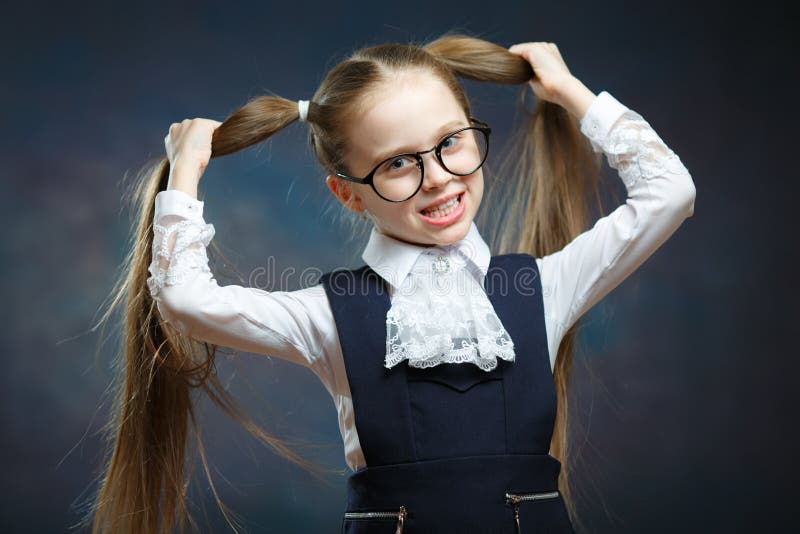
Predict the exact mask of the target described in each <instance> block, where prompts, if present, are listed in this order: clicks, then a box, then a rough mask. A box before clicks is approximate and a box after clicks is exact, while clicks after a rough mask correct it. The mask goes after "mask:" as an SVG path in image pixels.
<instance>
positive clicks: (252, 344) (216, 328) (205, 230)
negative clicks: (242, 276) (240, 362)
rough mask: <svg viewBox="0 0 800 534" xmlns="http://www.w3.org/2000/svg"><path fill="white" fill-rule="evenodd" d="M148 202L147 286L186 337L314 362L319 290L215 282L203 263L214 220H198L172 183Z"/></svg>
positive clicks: (321, 312)
mask: <svg viewBox="0 0 800 534" xmlns="http://www.w3.org/2000/svg"><path fill="white" fill-rule="evenodd" d="M155 202H156V205H155V216H154V220H153V232H154V241H153V261H152V263H151V265H150V275H151V276H150V277H149V278H148V279H147V284H148V288H149V289H150V294H151V295H152V296H153V299H154V300H155V301H156V303H157V306H158V310H159V312H160V313H161V316H162V317H163V318H164V319H165V320H167V321H169V322H170V323H171V324H172V325H173V326H175V327H176V328H177V329H178V330H179V331H180V332H181V333H182V334H184V335H187V336H189V337H192V338H194V339H199V340H203V341H208V342H210V343H214V344H216V345H222V346H226V347H230V348H233V349H237V350H244V351H247V352H253V353H258V354H266V355H271V356H277V357H279V358H283V359H286V360H289V361H292V362H294V363H298V364H300V365H304V366H307V367H310V366H312V365H315V364H316V363H320V362H317V360H318V359H319V358H320V355H321V354H323V352H324V351H325V344H326V342H327V341H328V340H327V339H326V337H328V336H330V332H327V330H326V329H325V326H327V325H329V324H330V319H329V318H328V315H327V314H326V310H327V301H326V296H325V293H324V291H321V290H320V289H319V288H316V287H309V288H306V289H301V290H299V291H271V292H268V291H264V290H261V289H257V288H252V287H243V286H238V285H226V286H220V285H219V284H218V283H217V281H216V280H215V279H214V275H213V274H212V272H211V269H210V268H209V265H208V256H207V253H206V247H207V246H208V244H209V243H210V242H211V240H212V238H213V237H214V226H213V225H212V224H207V223H206V222H205V220H204V219H203V207H204V202H202V201H200V200H197V199H195V198H192V197H191V196H190V195H188V194H187V193H184V192H183V191H179V190H176V189H168V190H166V191H161V192H160V193H158V194H157V195H156V200H155Z"/></svg>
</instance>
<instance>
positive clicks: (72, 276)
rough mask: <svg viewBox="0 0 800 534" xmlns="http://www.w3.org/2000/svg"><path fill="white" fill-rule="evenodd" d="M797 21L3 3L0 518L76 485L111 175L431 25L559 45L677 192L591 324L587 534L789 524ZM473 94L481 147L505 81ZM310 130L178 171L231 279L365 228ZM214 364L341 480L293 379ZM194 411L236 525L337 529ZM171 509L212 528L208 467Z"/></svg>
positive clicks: (115, 242) (25, 524)
mask: <svg viewBox="0 0 800 534" xmlns="http://www.w3.org/2000/svg"><path fill="white" fill-rule="evenodd" d="M793 22H795V20H793V19H791V18H790V17H789V14H788V12H787V10H786V9H785V8H784V7H781V6H780V5H777V4H770V3H766V2H761V3H759V4H758V5H748V7H747V8H746V9H745V8H736V7H734V5H733V4H729V3H728V4H723V3H706V2H671V3H658V2H621V1H616V0H611V1H606V2H575V1H569V2H508V1H499V2H498V1H495V2H476V1H471V0H469V1H464V0H462V1H458V2H424V3H423V2H421V3H416V4H415V3H409V2H405V3H376V2H365V3H363V5H362V6H359V7H355V6H354V5H353V6H348V7H344V6H338V5H336V4H335V3H333V2H326V3H320V4H318V5H313V4H308V3H302V4H300V3H294V4H291V5H286V4H283V3H281V4H278V3H270V2H253V3H223V2H213V3H212V2H199V1H196V2H180V3H175V2H173V3H162V4H159V5H151V6H144V5H142V4H139V3H137V4H123V3H108V4H100V3H97V4H96V5H89V4H87V3H80V4H74V3H59V4H56V3H52V4H50V5H47V4H29V5H28V6H27V7H20V6H16V7H14V8H8V9H6V8H4V13H3V17H2V22H0V29H2V31H1V32H0V35H2V40H3V47H2V50H3V54H2V59H0V61H2V67H3V68H2V72H3V73H4V74H3V83H2V84H0V97H2V103H3V106H2V120H1V121H0V123H1V124H2V126H3V131H2V134H0V135H2V145H0V146H2V165H1V166H0V169H2V173H3V177H2V181H0V213H2V214H3V218H4V227H5V229H6V231H5V235H6V238H5V239H3V241H2V246H0V254H1V256H0V257H1V258H2V269H3V273H2V274H3V276H2V286H3V295H4V297H5V300H6V305H5V306H4V307H3V309H2V312H1V313H2V325H3V327H2V328H3V329H2V337H1V338H0V341H1V342H2V349H3V351H2V354H3V356H4V360H5V362H6V365H5V369H4V373H2V379H1V380H2V394H3V399H2V401H3V402H2V404H0V406H1V407H0V422H1V424H2V429H3V431H2V438H0V440H1V441H0V444H1V445H2V452H3V456H2V458H3V461H2V463H3V465H2V472H3V476H2V477H1V478H2V489H3V499H2V504H0V506H1V507H2V515H1V516H0V517H1V518H2V519H1V521H2V523H0V526H2V528H1V530H2V531H4V532H64V531H67V530H68V529H70V528H71V526H73V525H75V524H76V523H77V522H78V519H79V517H80V513H81V505H82V503H84V501H85V499H86V498H87V496H88V495H90V494H91V492H93V491H94V490H95V487H96V486H95V484H96V477H97V476H98V474H99V470H98V469H99V462H100V454H99V445H100V444H99V438H98V434H97V431H98V429H99V427H100V425H101V423H102V422H103V421H104V419H105V417H106V410H107V407H108V405H107V403H105V402H104V401H103V398H104V397H103V392H104V390H105V388H106V387H107V385H108V382H109V379H110V370H109V369H110V368H109V363H110V361H111V360H112V358H113V356H114V352H115V348H116V341H117V337H116V336H117V335H118V333H117V334H115V333H114V332H111V333H110V334H111V339H109V340H108V341H107V342H106V344H105V345H104V346H103V347H102V350H101V352H100V358H99V363H100V365H99V366H95V365H94V352H95V349H96V347H97V345H98V343H99V342H100V340H99V336H98V333H97V332H91V331H90V330H89V329H90V327H91V326H92V325H93V324H94V322H95V321H96V319H97V317H95V315H94V314H95V312H96V311H97V310H98V309H99V308H100V307H101V305H102V303H103V300H104V298H105V297H106V296H107V294H108V292H109V291H110V289H111V285H112V283H113V281H114V279H115V277H116V275H117V268H118V266H119V264H120V262H121V261H122V259H123V256H124V254H125V252H126V250H127V243H126V240H127V238H128V235H129V233H128V232H129V230H128V224H129V223H128V217H129V215H130V214H129V213H128V212H127V211H126V210H124V209H123V205H122V204H121V201H120V199H121V195H122V191H123V188H124V183H127V181H130V179H132V175H133V174H134V173H135V172H136V171H137V170H138V169H139V168H140V167H141V166H142V165H143V164H144V163H145V162H146V161H147V160H148V159H151V158H154V157H158V156H160V155H162V154H163V153H164V146H163V139H164V136H165V135H166V133H167V128H168V127H169V125H170V123H172V122H177V121H180V120H182V119H184V118H192V117H196V116H202V117H209V118H214V119H217V120H223V119H224V118H225V117H226V116H227V115H228V114H229V113H231V112H232V111H234V110H235V109H237V108H238V107H239V106H241V105H242V104H243V103H244V102H245V101H246V99H247V98H249V97H251V96H255V95H257V94H262V93H264V92H265V91H274V92H275V93H277V94H279V95H282V96H285V97H287V98H291V99H298V98H305V99H308V98H309V97H310V96H311V94H312V93H313V92H314V90H315V88H316V86H317V85H318V83H319V81H320V80H321V79H322V77H323V76H324V74H325V72H326V70H327V69H328V68H330V67H331V66H333V65H334V64H335V62H336V61H338V60H339V59H341V58H342V57H343V56H344V55H345V54H347V53H348V52H350V51H351V50H352V49H355V48H357V47H360V46H364V45H368V44H377V43H380V42H385V41H407V40H410V39H413V40H425V39H428V38H432V37H435V36H437V35H438V34H440V33H442V32H444V31H446V30H449V29H454V28H455V29H459V28H460V29H463V30H464V31H467V32H470V33H472V34H475V35H479V36H481V37H483V38H486V39H489V40H492V41H494V42H497V43H498V44H501V45H504V46H509V45H511V44H513V43H516V42H522V41H553V42H555V43H556V44H558V46H559V49H560V50H561V53H562V55H563V57H564V59H565V61H566V62H567V65H568V66H569V68H570V70H571V71H572V72H573V74H575V75H576V76H577V77H578V78H580V79H581V80H582V81H583V82H584V83H585V84H586V85H587V86H588V87H589V88H590V89H592V90H593V91H594V92H595V93H599V92H600V91H602V90H607V91H609V92H610V93H611V94H612V95H614V96H615V97H616V98H618V99H619V100H620V101H621V102H623V103H624V104H626V105H627V106H629V107H630V108H632V109H634V110H636V111H638V112H640V113H641V114H642V115H643V116H644V117H645V118H646V119H647V120H648V121H649V122H650V123H651V125H653V127H654V128H655V130H656V131H657V132H658V133H659V134H660V135H661V136H662V138H663V139H664V140H665V141H666V142H667V144H669V145H670V147H671V148H673V150H675V152H676V153H678V154H679V156H680V157H681V159H682V160H683V162H684V164H685V165H686V166H687V167H688V168H689V170H690V171H691V173H692V176H693V179H694V181H695V185H696V188H697V200H696V204H695V210H696V211H695V215H694V217H692V218H690V219H688V220H687V221H686V222H685V223H684V224H683V225H682V226H681V227H680V228H679V230H678V231H677V232H676V234H675V235H674V236H673V237H672V238H671V239H670V240H668V241H667V242H666V243H665V244H664V245H663V246H662V247H661V248H660V249H659V250H658V251H657V252H656V253H655V254H654V255H653V256H652V257H651V258H650V259H649V260H648V261H647V262H646V263H645V264H644V265H643V266H642V267H641V268H640V269H639V270H638V271H636V272H635V273H633V275H631V277H630V278H628V279H627V280H626V281H624V282H623V283H622V285H621V286H619V288H617V289H616V290H614V291H613V292H612V293H611V294H610V295H609V296H608V297H607V298H606V299H605V300H604V301H603V302H601V304H600V305H598V306H597V307H595V308H594V309H593V310H592V311H591V312H590V313H589V314H587V316H586V319H587V320H586V323H585V324H586V327H585V328H584V329H583V330H582V334H581V347H580V351H579V353H578V354H576V367H575V372H574V393H575V397H574V399H575V400H574V402H575V405H576V409H577V412H576V414H577V415H576V421H578V422H579V423H580V427H578V428H577V429H576V436H575V438H576V440H575V442H576V443H580V447H581V454H582V460H581V465H580V466H579V467H578V471H577V472H576V473H575V476H576V477H577V478H576V481H577V482H578V485H579V486H580V487H581V491H582V493H583V496H584V499H583V500H582V501H581V502H580V509H581V512H582V515H583V517H584V518H585V519H586V521H587V522H588V523H589V524H590V525H591V526H592V531H593V532H745V531H760V532H766V531H775V530H778V529H779V528H780V527H787V526H789V525H790V524H791V518H792V517H793V516H794V515H795V513H794V509H795V504H794V503H795V499H794V498H795V497H796V496H797V493H798V492H797V490H796V488H795V485H794V484H793V483H794V482H795V481H796V480H797V477H796V471H797V470H796V468H795V465H796V459H795V457H794V452H795V451H796V445H795V443H796V442H795V438H796V435H797V431H796V429H795V422H796V420H797V417H796V416H795V415H793V413H794V407H795V406H796V405H797V395H796V394H794V391H795V389H796V388H795V387H794V386H795V377H796V372H797V370H798V365H797V363H796V359H795V356H796V354H797V350H796V349H795V348H794V343H791V342H790V339H789V325H790V324H793V323H794V322H795V321H794V320H795V319H797V316H798V314H797V311H796V310H797V309H796V307H795V302H794V301H795V297H796V294H797V283H796V280H795V277H794V275H791V276H790V272H791V273H794V270H795V267H796V264H797V262H796V260H797V253H796V251H795V247H796V238H793V237H792V235H793V232H792V230H791V228H792V227H793V225H792V223H791V221H792V220H793V219H792V217H790V216H789V215H791V213H793V211H794V209H796V202H795V201H794V197H795V195H796V194H797V192H798V188H797V185H796V184H797V181H796V178H797V171H796V168H792V167H791V166H790V159H791V158H792V157H793V155H794V153H795V150H794V149H793V148H792V147H793V145H794V141H795V137H794V136H795V130H796V125H797V115H796V113H795V109H796V107H797V97H796V95H795V93H794V91H793V89H794V88H795V87H796V84H795V82H794V79H793V71H794V65H796V58H795V53H796V49H797V43H796V42H795V41H794V40H793V39H792V38H791V37H790V31H791V29H792V26H793V24H792V23H793ZM473 87H474V86H473V85H470V86H469V89H472V88H473ZM470 94H471V96H472V97H473V105H474V107H475V110H476V113H478V116H480V117H482V118H484V119H485V120H487V121H489V122H491V123H492V124H493V126H495V130H496V131H497V135H498V139H500V140H502V139H504V138H505V136H506V135H507V134H508V129H509V128H510V127H511V126H512V117H513V116H514V105H515V102H514V95H515V94H516V92H515V90H509V88H500V87H486V86H484V87H478V88H475V89H474V91H473V92H471V93H470ZM305 134H306V130H305V128H304V125H302V124H298V125H293V126H292V127H290V128H289V129H288V130H287V131H285V132H281V133H280V134H279V135H277V136H276V137H275V138H274V139H273V140H272V141H270V142H269V143H266V144H264V145H262V146H260V147H258V148H257V149H254V150H248V151H246V152H244V153H240V154H236V155H233V156H230V157H227V158H220V159H215V160H213V161H212V165H211V166H210V167H209V170H208V171H207V173H206V175H205V176H204V178H203V181H202V182H201V191H202V194H204V195H205V200H206V211H205V213H206V219H207V220H208V222H212V223H213V224H214V225H215V228H216V230H217V237H216V238H215V239H216V242H217V243H218V244H219V245H220V246H222V247H223V249H224V250H225V251H226V252H227V253H228V254H229V258H230V259H231V260H232V263H233V264H234V265H235V267H237V268H238V269H239V271H240V272H243V273H245V276H247V274H248V273H253V272H255V270H256V269H258V268H260V267H265V266H266V264H267V262H270V261H274V262H275V266H274V267H275V268H276V269H278V270H280V269H286V268H292V267H293V268H295V269H297V270H298V271H299V270H302V269H303V268H306V267H316V268H319V269H321V270H322V271H325V270H328V269H330V268H333V267H335V266H340V265H341V266H356V265H359V264H360V258H359V253H360V250H361V247H363V245H364V242H363V241H362V240H361V236H358V237H357V238H355V239H348V238H347V235H346V234H347V230H346V227H344V226H343V225H340V224H337V223H336V220H337V214H338V212H339V207H338V205H337V204H334V203H333V201H332V197H331V196H330V195H329V193H328V192H327V191H326V189H325V188H324V184H323V181H322V176H323V174H322V172H321V171H320V170H319V168H318V166H317V164H316V161H314V160H313V158H312V156H311V154H310V152H309V151H308V150H307V148H306V144H305V143H306V141H305ZM790 169H791V170H790ZM126 175H127V176H128V179H127V181H124V180H123V177H124V176H126ZM790 178H791V180H790ZM618 185H619V184H618ZM619 191H620V192H621V193H622V194H624V190H623V189H622V187H621V185H619ZM611 207H612V208H613V206H611ZM365 224H366V223H365ZM270 258H271V259H270ZM299 283H300V282H299V280H297V277H296V276H295V277H293V278H292V279H291V281H290V284H289V285H287V286H283V287H267V288H265V289H296V288H297V287H298V284H299ZM219 362H220V363H219V372H220V374H221V375H223V376H224V377H226V379H230V380H231V389H232V390H233V391H234V392H235V394H236V395H237V397H238V398H239V399H240V400H241V401H242V402H243V403H244V404H245V406H246V407H247V408H248V409H249V410H250V414H252V415H253V416H255V417H257V418H261V419H263V420H265V421H266V425H267V428H268V429H269V430H271V431H273V432H275V433H277V434H278V435H280V436H282V437H287V438H295V439H298V440H302V441H303V442H307V443H317V444H323V445H324V447H323V448H321V449H319V450H301V453H304V454H306V455H307V456H308V457H310V458H312V459H315V460H316V461H318V462H320V463H322V464H324V465H327V466H329V467H334V468H342V469H344V468H346V465H345V463H344V455H343V452H342V444H341V438H340V436H339V432H338V426H337V421H336V412H335V409H334V406H333V404H332V401H331V398H330V397H329V395H328V393H327V392H326V391H325V389H324V388H323V387H322V385H321V384H320V383H319V381H318V380H317V378H316V377H315V376H314V375H313V374H312V373H311V372H309V371H308V370H306V369H303V368H299V367H297V366H294V365H292V364H289V363H287V362H284V361H281V360H279V359H277V358H264V357H261V356H253V355H242V356H241V357H240V358H237V359H233V360H231V359H229V358H223V357H221V358H220V360H219ZM208 405H209V404H208V403H204V404H203V407H204V408H203V409H202V410H201V411H202V412H203V413H204V419H205V420H206V440H207V446H208V453H209V456H210V459H211V462H212V466H213V470H214V471H213V473H214V476H215V482H216V484H217V486H218V489H219V491H220V492H221V496H222V499H223V500H224V502H226V503H227V504H229V505H230V506H232V508H233V509H234V510H235V511H236V512H238V513H240V514H242V516H243V518H244V522H245V524H246V525H247V526H248V528H249V530H250V531H251V532H335V531H337V529H338V527H339V521H340V517H341V512H342V510H343V505H344V500H343V499H344V483H345V479H344V476H342V477H335V476H333V477H331V478H330V480H331V484H330V486H329V487H325V486H321V485H319V484H317V483H316V482H315V481H314V480H313V479H311V478H310V477H308V476H307V475H306V474H305V473H303V472H302V471H300V470H298V469H296V468H294V467H293V466H292V465H290V464H289V463H288V462H286V461H284V460H281V459H278V458H276V457H275V456H274V455H273V454H272V453H271V452H270V451H269V450H268V449H266V448H264V447H262V446H260V445H259V444H258V443H257V442H255V441H254V440H253V439H252V438H251V437H250V436H249V434H247V433H246V432H245V431H244V430H242V429H241V428H239V427H237V426H235V425H233V424H232V423H231V422H230V421H228V420H227V419H225V418H224V417H223V416H221V415H220V414H219V413H218V411H217V410H216V409H205V408H207V406H208ZM193 497H194V502H195V504H196V505H197V506H196V507H195V510H196V509H197V507H199V506H201V505H202V506H205V508H206V509H207V511H208V518H207V521H208V523H207V525H208V528H207V529H205V530H204V531H214V532H222V531H225V528H224V526H223V523H222V521H221V518H220V515H219V513H218V511H217V510H216V508H215V505H214V503H213V500H212V496H211V493H210V491H209V490H208V487H207V484H206V483H203V484H202V485H201V488H200V491H199V492H195V493H194V494H193ZM211 525H213V527H212V526H211Z"/></svg>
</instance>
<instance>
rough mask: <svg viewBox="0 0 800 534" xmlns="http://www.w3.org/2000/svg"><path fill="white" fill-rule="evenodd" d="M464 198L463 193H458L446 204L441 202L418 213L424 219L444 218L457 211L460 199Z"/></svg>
mask: <svg viewBox="0 0 800 534" xmlns="http://www.w3.org/2000/svg"><path fill="white" fill-rule="evenodd" d="M463 196H464V193H459V194H458V195H457V196H455V197H453V198H451V199H450V200H448V201H447V202H443V203H441V204H439V205H437V206H435V207H434V208H433V209H424V210H421V211H420V213H421V214H422V215H424V216H425V217H430V218H432V219H436V218H440V217H446V216H447V215H449V214H450V213H452V212H453V211H454V210H456V209H458V207H459V205H460V204H461V199H462V197H463Z"/></svg>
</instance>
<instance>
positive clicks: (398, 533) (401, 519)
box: [395, 505, 406, 534]
mask: <svg viewBox="0 0 800 534" xmlns="http://www.w3.org/2000/svg"><path fill="white" fill-rule="evenodd" d="M405 522H406V507H405V506H403V505H400V513H399V514H398V515H397V530H395V534H403V525H404V524H405Z"/></svg>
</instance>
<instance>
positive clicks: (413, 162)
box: [373, 128, 488, 202]
mask: <svg viewBox="0 0 800 534" xmlns="http://www.w3.org/2000/svg"><path fill="white" fill-rule="evenodd" d="M487 147H488V139H487V136H486V133H485V132H484V131H483V130H479V129H477V128H467V129H465V130H461V131H459V132H455V133H454V134H452V135H450V136H448V137H446V138H445V139H444V140H443V141H442V143H441V149H442V150H441V155H442V163H443V164H444V167H445V169H446V170H447V171H448V172H450V173H452V174H456V175H461V176H466V175H468V174H472V173H473V172H475V171H477V170H478V168H479V167H480V166H481V165H482V164H483V161H484V159H485V158H486V150H487ZM420 163H421V161H418V160H417V158H416V157H414V155H411V154H406V155H400V156H396V157H393V158H390V159H388V160H386V161H384V162H382V163H381V164H380V165H379V166H378V168H377V169H376V171H375V174H374V175H373V184H374V185H375V189H376V190H377V192H378V194H380V195H381V196H382V197H384V198H386V199H388V200H394V201H398V202H399V201H402V200H406V199H407V198H409V197H411V196H412V195H413V194H414V193H415V192H416V191H417V189H418V188H419V186H420V183H421V182H422V168H421V166H420Z"/></svg>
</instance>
